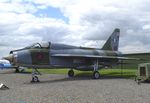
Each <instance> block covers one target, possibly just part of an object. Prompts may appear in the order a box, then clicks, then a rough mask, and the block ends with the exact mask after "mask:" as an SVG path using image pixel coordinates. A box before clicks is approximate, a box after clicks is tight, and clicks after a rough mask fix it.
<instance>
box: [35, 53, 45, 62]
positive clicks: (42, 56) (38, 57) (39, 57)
mask: <svg viewBox="0 0 150 103" xmlns="http://www.w3.org/2000/svg"><path fill="white" fill-rule="evenodd" d="M36 57H37V59H38V60H42V59H43V58H44V55H43V54H41V53H37V55H36Z"/></svg>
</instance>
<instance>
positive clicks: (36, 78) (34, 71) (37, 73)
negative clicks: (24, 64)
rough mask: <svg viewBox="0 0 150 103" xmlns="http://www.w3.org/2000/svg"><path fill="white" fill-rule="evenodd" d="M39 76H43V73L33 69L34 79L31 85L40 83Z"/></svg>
mask: <svg viewBox="0 0 150 103" xmlns="http://www.w3.org/2000/svg"><path fill="white" fill-rule="evenodd" d="M37 75H41V73H40V72H39V71H38V70H37V69H35V68H34V69H32V79H31V83H35V82H40V81H39V78H38V76H37Z"/></svg>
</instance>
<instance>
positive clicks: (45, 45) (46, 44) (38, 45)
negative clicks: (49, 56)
mask: <svg viewBox="0 0 150 103" xmlns="http://www.w3.org/2000/svg"><path fill="white" fill-rule="evenodd" d="M50 44H51V43H50V42H40V43H34V44H32V45H30V46H27V47H25V48H26V49H31V48H32V49H34V48H45V49H49V48H50Z"/></svg>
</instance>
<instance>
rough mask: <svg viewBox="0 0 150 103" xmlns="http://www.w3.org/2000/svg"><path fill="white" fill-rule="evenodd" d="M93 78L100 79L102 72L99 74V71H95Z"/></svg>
mask: <svg viewBox="0 0 150 103" xmlns="http://www.w3.org/2000/svg"><path fill="white" fill-rule="evenodd" d="M93 78H94V79H99V78H100V74H99V72H98V71H94V72H93Z"/></svg>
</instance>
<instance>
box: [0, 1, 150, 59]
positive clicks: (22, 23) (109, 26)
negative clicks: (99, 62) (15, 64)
mask: <svg viewBox="0 0 150 103" xmlns="http://www.w3.org/2000/svg"><path fill="white" fill-rule="evenodd" d="M149 5H150V1H149V0H132V1H131V0H122V1H120V0H92V1H91V0H86V1H85V0H13V1H11V0H1V1H0V39H1V41H0V48H1V49H0V52H2V53H0V57H2V56H4V55H7V53H6V51H9V50H10V49H17V48H21V47H24V46H27V45H29V44H31V43H33V42H38V41H39V42H40V41H47V40H48V41H52V42H59V43H68V44H73V45H82V46H92V47H101V46H102V45H103V44H104V42H105V40H106V39H107V38H108V37H109V36H110V34H111V33H112V32H113V30H114V29H115V28H120V29H121V39H120V50H121V51H125V52H147V51H150V50H149V47H150V45H149V44H150V40H149V38H150V35H149V33H150V25H149V24H150V19H149V18H150V8H149ZM48 7H53V8H58V9H59V10H60V11H61V12H62V14H63V16H65V17H66V18H68V22H66V21H65V20H63V19H62V18H51V17H48V16H43V17H38V16H37V15H36V13H38V11H39V10H41V9H42V10H45V11H46V10H47V8H48ZM48 13H51V12H49V11H47V14H48ZM43 15H45V14H43Z"/></svg>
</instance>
